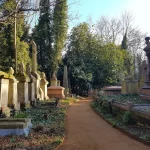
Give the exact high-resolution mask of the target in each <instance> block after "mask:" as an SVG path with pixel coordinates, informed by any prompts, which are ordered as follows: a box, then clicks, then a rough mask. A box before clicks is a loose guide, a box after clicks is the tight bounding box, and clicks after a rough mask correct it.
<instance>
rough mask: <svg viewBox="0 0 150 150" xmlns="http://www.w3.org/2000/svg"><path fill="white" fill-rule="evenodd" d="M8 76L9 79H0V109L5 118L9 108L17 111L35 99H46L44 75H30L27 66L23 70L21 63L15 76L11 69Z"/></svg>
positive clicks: (29, 69)
mask: <svg viewBox="0 0 150 150" xmlns="http://www.w3.org/2000/svg"><path fill="white" fill-rule="evenodd" d="M8 74H9V76H11V78H3V77H2V78H0V108H1V111H2V112H3V113H4V114H5V115H6V116H7V117H9V116H10V108H11V107H13V108H14V109H16V110H19V109H20V107H21V106H23V107H26V108H27V107H29V106H30V104H32V102H35V101H36V100H37V99H39V100H46V99H48V96H47V84H48V82H47V80H46V77H45V73H43V72H42V73H41V75H39V74H38V73H37V72H33V73H32V72H31V67H30V65H29V64H27V66H26V70H25V67H24V64H23V63H21V64H19V69H18V73H17V74H16V75H15V76H14V70H13V68H10V69H9V72H8ZM12 77H13V78H12Z"/></svg>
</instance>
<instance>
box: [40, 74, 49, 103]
mask: <svg viewBox="0 0 150 150" xmlns="http://www.w3.org/2000/svg"><path fill="white" fill-rule="evenodd" d="M47 84H48V82H47V80H46V76H45V73H44V72H42V73H41V83H40V87H41V89H42V91H43V99H42V100H47V99H49V98H48V96H47Z"/></svg>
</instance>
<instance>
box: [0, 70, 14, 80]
mask: <svg viewBox="0 0 150 150" xmlns="http://www.w3.org/2000/svg"><path fill="white" fill-rule="evenodd" d="M0 78H5V79H15V77H14V76H13V75H11V74H9V73H6V72H3V71H0Z"/></svg>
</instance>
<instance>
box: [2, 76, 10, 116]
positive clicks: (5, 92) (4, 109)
mask: <svg viewBox="0 0 150 150" xmlns="http://www.w3.org/2000/svg"><path fill="white" fill-rule="evenodd" d="M8 89H9V79H3V78H1V79H0V108H1V109H2V112H3V113H4V114H6V116H7V117H9V116H10V110H9V108H8Z"/></svg>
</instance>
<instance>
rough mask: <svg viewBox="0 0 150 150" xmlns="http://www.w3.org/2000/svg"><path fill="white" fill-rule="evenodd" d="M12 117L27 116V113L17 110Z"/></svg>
mask: <svg viewBox="0 0 150 150" xmlns="http://www.w3.org/2000/svg"><path fill="white" fill-rule="evenodd" d="M14 118H28V114H27V113H26V112H21V111H20V112H17V113H16V114H15V116H14Z"/></svg>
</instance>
